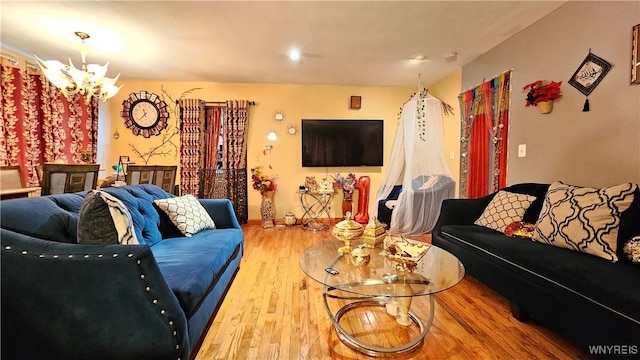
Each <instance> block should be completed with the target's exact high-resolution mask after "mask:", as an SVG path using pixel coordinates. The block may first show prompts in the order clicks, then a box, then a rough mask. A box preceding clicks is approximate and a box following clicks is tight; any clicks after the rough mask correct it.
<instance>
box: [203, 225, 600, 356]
mask: <svg viewBox="0 0 640 360" xmlns="http://www.w3.org/2000/svg"><path fill="white" fill-rule="evenodd" d="M243 229H244V231H245V256H244V258H243V260H242V264H241V267H240V271H239V273H238V274H237V277H236V279H235V281H234V282H233V284H232V286H231V288H230V289H229V292H228V293H227V296H226V298H225V300H224V302H223V304H222V306H221V308H220V310H219V312H218V314H217V316H216V317H215V319H214V321H213V323H212V325H211V327H210V328H209V330H208V332H207V335H206V337H205V339H204V341H203V343H202V346H201V348H200V350H199V352H198V354H197V356H196V358H195V359H196V360H209V359H283V360H284V359H372V358H371V357H369V356H366V355H364V354H361V353H359V352H356V351H353V350H352V349H350V348H349V347H347V346H346V345H344V344H343V343H342V342H341V341H340V340H339V339H338V337H337V335H336V333H335V331H334V329H333V327H332V326H331V321H330V320H329V318H328V317H327V314H326V312H325V309H324V306H323V302H322V296H321V294H322V292H321V287H320V284H319V283H317V282H315V281H313V280H311V279H309V278H307V276H306V275H305V274H304V273H303V272H302V271H301V270H300V267H299V257H300V254H301V253H302V251H303V250H304V249H305V248H307V247H308V246H310V245H312V244H314V243H315V242H318V241H319V240H321V239H324V238H327V237H330V236H331V234H330V232H329V231H323V232H317V233H313V232H309V231H305V230H302V229H301V228H300V226H295V227H287V228H273V229H262V227H260V226H259V225H246V226H243ZM419 240H422V241H426V242H428V241H429V238H428V237H423V238H419ZM412 309H413V310H414V311H415V312H416V313H417V314H418V316H420V317H421V318H423V319H426V317H427V314H428V309H429V301H428V298H426V297H417V298H414V300H413V304H412ZM344 320H345V321H348V322H349V323H350V324H352V325H353V326H354V327H355V328H357V329H358V332H359V333H360V334H362V336H364V337H368V338H369V339H371V340H374V339H377V340H376V341H380V342H381V343H383V344H384V343H386V342H388V341H394V340H393V339H394V338H396V340H397V339H400V338H402V337H404V336H408V335H407V333H408V332H411V331H413V330H411V329H401V328H399V327H396V326H394V324H393V322H389V321H387V320H388V319H387V318H386V317H385V316H384V313H383V312H378V311H376V310H375V309H373V310H366V309H364V308H363V309H362V310H361V311H358V312H357V313H355V314H353V315H352V316H350V318H349V319H344ZM381 329H384V330H386V333H382V331H383V330H381ZM588 357H589V356H588V354H586V353H584V352H583V351H582V350H581V349H579V348H577V347H576V346H575V345H573V344H571V343H569V342H567V341H565V340H563V339H561V338H559V337H558V336H557V335H556V334H554V333H553V332H552V331H550V330H548V329H546V328H544V327H542V326H541V325H538V324H536V323H533V322H528V323H520V322H518V321H517V320H516V319H514V318H512V317H511V312H510V310H509V304H508V302H507V301H506V300H504V299H503V298H501V297H500V296H498V295H496V294H495V293H494V292H492V291H491V290H489V289H488V288H486V287H485V286H483V285H482V284H480V283H479V282H477V281H475V280H474V279H472V278H470V277H469V276H465V278H464V279H463V280H462V281H461V282H460V283H459V284H458V285H456V286H455V287H454V288H452V289H450V290H448V291H445V292H442V293H440V294H438V295H436V296H435V317H434V321H433V326H432V327H431V329H430V330H429V333H428V334H427V336H426V337H425V341H424V344H423V345H422V347H421V348H420V349H419V350H417V351H416V352H414V353H412V354H404V355H401V356H395V357H394V358H396V359H587V358H588Z"/></svg>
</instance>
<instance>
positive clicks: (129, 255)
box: [0, 229, 190, 360]
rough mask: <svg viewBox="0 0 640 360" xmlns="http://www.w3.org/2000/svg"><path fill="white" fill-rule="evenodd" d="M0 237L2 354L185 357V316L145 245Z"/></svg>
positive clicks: (9, 234) (14, 356)
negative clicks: (87, 243) (80, 242)
mask: <svg viewBox="0 0 640 360" xmlns="http://www.w3.org/2000/svg"><path fill="white" fill-rule="evenodd" d="M0 238H1V242H2V249H1V254H2V262H1V265H0V266H1V278H2V282H1V286H2V289H1V290H2V294H1V297H2V299H1V300H2V320H1V321H2V330H3V331H2V354H1V356H2V358H6V359H68V358H75V359H173V360H175V359H178V358H182V359H187V358H188V355H189V351H190V350H189V345H188V344H189V335H188V330H187V321H186V317H185V315H184V312H183V310H182V309H181V308H180V305H179V303H178V300H177V298H176V297H175V295H174V294H173V292H172V291H171V289H170V288H169V287H168V285H167V283H166V281H165V279H164V277H163V276H162V274H161V273H160V269H159V268H158V264H157V263H156V260H155V258H154V257H153V255H152V253H151V250H150V249H149V247H148V246H146V245H81V244H69V243H58V242H53V241H48V240H42V239H37V238H34V237H30V236H26V235H23V234H20V233H16V232H13V231H10V230H7V229H0Z"/></svg>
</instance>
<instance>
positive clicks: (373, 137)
mask: <svg viewBox="0 0 640 360" xmlns="http://www.w3.org/2000/svg"><path fill="white" fill-rule="evenodd" d="M301 133H302V166H303V167H340V166H344V167H347V166H382V158H383V156H384V151H383V149H384V121H383V120H311V119H302V131H301Z"/></svg>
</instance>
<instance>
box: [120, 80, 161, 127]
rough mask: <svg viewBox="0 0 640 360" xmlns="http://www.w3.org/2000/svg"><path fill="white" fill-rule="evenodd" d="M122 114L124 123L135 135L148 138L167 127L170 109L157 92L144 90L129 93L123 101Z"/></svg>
mask: <svg viewBox="0 0 640 360" xmlns="http://www.w3.org/2000/svg"><path fill="white" fill-rule="evenodd" d="M120 116H122V118H123V119H124V125H125V126H126V127H127V128H129V129H131V132H133V134H134V135H142V136H144V137H145V138H148V137H151V136H152V135H160V132H161V131H162V130H163V129H164V128H166V127H167V120H168V119H169V111H168V110H167V104H166V103H165V102H164V101H163V100H162V99H161V98H160V97H159V96H158V95H157V94H154V93H149V92H146V91H144V90H143V91H140V92H137V93H135V92H134V93H131V94H129V97H128V98H126V99H125V100H124V101H123V102H122V111H121V112H120Z"/></svg>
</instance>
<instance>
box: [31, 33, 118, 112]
mask: <svg viewBox="0 0 640 360" xmlns="http://www.w3.org/2000/svg"><path fill="white" fill-rule="evenodd" d="M75 34H76V36H77V37H79V38H80V40H81V41H82V45H81V47H80V55H81V56H82V66H81V68H80V69H78V68H76V67H75V66H74V65H73V62H72V61H71V59H69V65H65V64H63V63H61V62H60V61H57V60H47V61H44V60H42V59H40V58H39V57H37V56H35V58H36V62H37V63H38V65H39V66H40V68H41V69H42V72H44V75H45V76H46V77H47V79H49V81H50V82H51V83H52V84H53V85H54V86H55V87H57V88H58V89H60V91H61V92H62V93H63V94H64V96H65V97H67V98H69V97H70V96H73V95H75V94H80V95H82V96H84V97H85V102H86V103H89V102H90V101H91V98H92V97H96V98H98V99H100V100H102V101H107V100H108V99H110V98H111V97H113V96H114V95H115V94H116V93H117V92H118V90H120V88H121V87H122V85H120V86H116V81H118V77H119V76H120V74H118V75H116V77H115V78H108V77H106V74H107V67H108V66H109V63H108V62H107V63H106V64H105V65H103V66H102V65H96V64H87V62H86V58H87V45H86V43H85V40H87V39H88V38H89V35H88V34H87V33H84V32H81V31H76V32H75Z"/></svg>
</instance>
